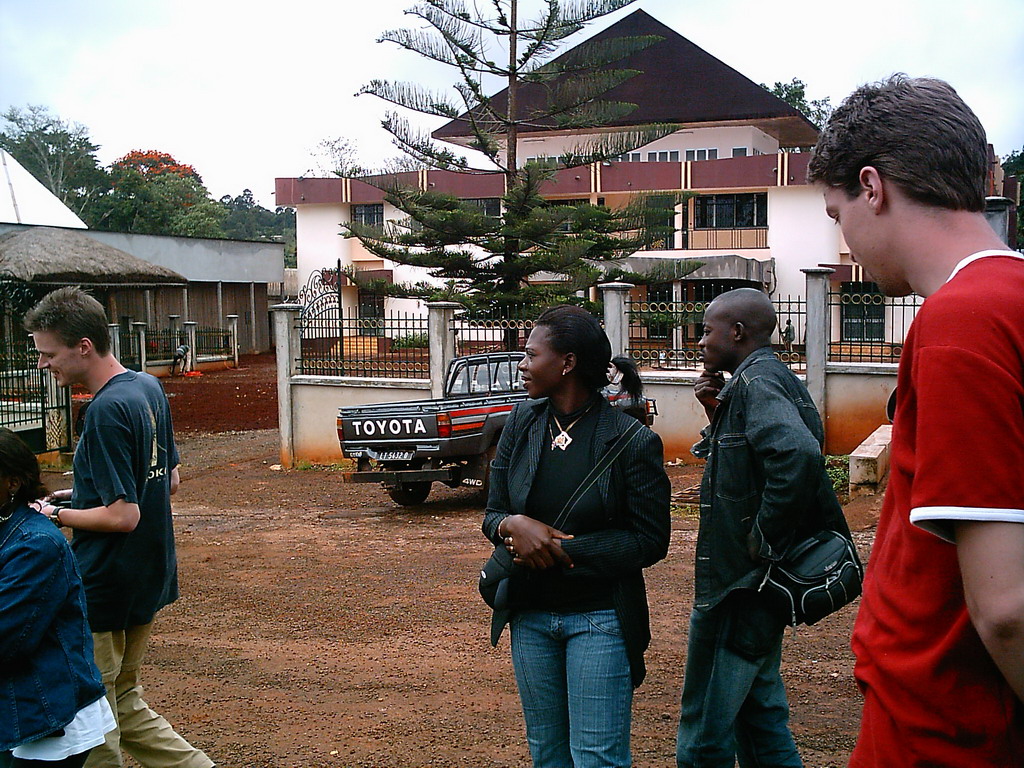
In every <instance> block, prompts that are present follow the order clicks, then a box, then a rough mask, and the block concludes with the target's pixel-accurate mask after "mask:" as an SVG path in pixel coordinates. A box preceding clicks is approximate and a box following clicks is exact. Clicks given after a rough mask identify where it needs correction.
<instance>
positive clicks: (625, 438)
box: [478, 421, 643, 611]
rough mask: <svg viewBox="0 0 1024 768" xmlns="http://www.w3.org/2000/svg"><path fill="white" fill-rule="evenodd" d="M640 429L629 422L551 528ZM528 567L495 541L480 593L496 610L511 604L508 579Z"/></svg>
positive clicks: (561, 521)
mask: <svg viewBox="0 0 1024 768" xmlns="http://www.w3.org/2000/svg"><path fill="white" fill-rule="evenodd" d="M641 429H643V425H642V424H640V422H638V421H637V422H633V423H632V424H630V428H629V431H628V432H624V433H623V434H622V435H620V436H619V439H618V440H616V442H615V444H614V445H613V446H612V447H611V448H609V449H608V451H607V453H605V455H604V456H602V457H601V460H600V461H599V462H597V464H595V465H594V467H593V469H591V470H590V472H589V473H588V474H587V476H586V477H585V478H583V482H581V483H580V485H579V487H578V488H577V489H576V491H575V492H574V493H573V494H572V496H570V497H569V499H568V500H567V501H566V502H565V506H564V507H562V511H561V512H559V513H558V517H557V518H556V519H555V522H554V524H553V525H552V526H551V527H552V528H558V529H561V527H562V526H563V525H565V522H566V521H567V520H568V519H569V515H570V514H571V513H572V511H573V509H574V508H575V507H576V504H577V503H578V502H579V500H580V499H581V498H583V495H584V494H585V493H586V492H587V491H589V490H590V489H591V488H592V487H593V485H594V483H596V482H597V480H598V478H600V477H601V475H603V474H604V473H605V471H607V469H608V468H609V467H610V466H611V465H612V463H613V462H614V461H615V460H616V459H617V458H619V456H620V455H622V452H623V451H624V450H626V447H627V446H628V445H629V444H630V443H631V442H633V439H634V438H635V437H636V436H637V435H638V434H639V433H640V430H641ZM526 570H527V569H526V568H525V567H524V566H521V565H519V564H517V563H516V562H515V560H514V558H513V557H512V555H511V553H509V551H508V550H507V549H506V548H505V544H504V543H501V544H495V545H494V552H492V553H491V557H490V558H489V559H488V560H487V562H486V563H484V567H483V568H481V569H480V582H479V585H478V586H479V589H480V596H481V597H482V598H483V599H484V602H485V603H487V605H489V606H490V607H491V608H493V609H494V610H496V611H502V610H506V609H508V608H510V607H512V606H511V605H510V604H509V582H510V580H511V579H512V578H514V577H515V576H516V575H517V574H519V573H522V572H524V571H526Z"/></svg>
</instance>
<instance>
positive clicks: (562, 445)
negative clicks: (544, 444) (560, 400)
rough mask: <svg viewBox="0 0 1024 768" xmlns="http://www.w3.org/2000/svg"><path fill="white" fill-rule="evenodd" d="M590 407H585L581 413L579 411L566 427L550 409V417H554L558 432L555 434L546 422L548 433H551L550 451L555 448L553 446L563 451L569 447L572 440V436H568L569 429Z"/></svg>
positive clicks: (549, 423)
mask: <svg viewBox="0 0 1024 768" xmlns="http://www.w3.org/2000/svg"><path fill="white" fill-rule="evenodd" d="M591 407H592V406H590V407H587V409H586V410H585V411H583V413H581V414H580V415H579V416H577V417H576V418H575V419H573V420H572V422H571V423H570V424H569V426H567V427H563V426H562V424H561V422H560V421H559V420H558V417H557V416H556V415H555V412H554V411H551V418H552V419H554V421H555V426H557V427H558V434H557V435H556V434H555V431H554V430H553V429H552V428H551V422H550V421H549V422H548V434H549V435H551V450H552V451H553V450H555V448H558V449H559V450H562V451H564V450H565V449H566V448H568V447H569V444H570V443H571V442H572V438H571V437H569V430H570V429H572V428H573V427H575V426H576V422H578V421H579V420H580V419H582V418H583V417H584V416H586V415H587V413H588V412H589V411H590V408H591Z"/></svg>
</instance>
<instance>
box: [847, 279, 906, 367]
mask: <svg viewBox="0 0 1024 768" xmlns="http://www.w3.org/2000/svg"><path fill="white" fill-rule="evenodd" d="M923 302H924V299H923V298H921V297H920V296H916V295H910V296H897V297H888V296H884V295H882V293H881V292H880V291H879V290H878V288H877V286H876V285H875V284H874V283H863V282H848V283H842V284H841V285H840V290H839V291H833V292H831V293H830V294H829V301H828V311H829V314H830V320H831V327H832V332H831V339H829V346H828V359H829V361H830V362H837V363H838V362H843V363H897V362H899V359H900V355H901V354H902V353H903V342H904V340H905V339H906V336H907V331H909V330H910V324H911V322H913V320H914V317H915V316H916V315H917V310H918V308H919V307H920V306H921V304H922V303H923Z"/></svg>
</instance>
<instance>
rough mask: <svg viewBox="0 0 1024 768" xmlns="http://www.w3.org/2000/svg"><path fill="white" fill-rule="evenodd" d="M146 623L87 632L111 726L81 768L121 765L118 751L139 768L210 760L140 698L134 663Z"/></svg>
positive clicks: (204, 765) (198, 767)
mask: <svg viewBox="0 0 1024 768" xmlns="http://www.w3.org/2000/svg"><path fill="white" fill-rule="evenodd" d="M152 628H153V625H152V624H144V625H142V626H138V627H129V628H128V629H126V630H124V631H117V632H100V633H94V634H93V636H92V640H93V645H94V646H95V654H96V666H98V667H99V668H100V673H101V674H102V675H103V684H104V685H105V686H106V688H107V700H108V701H109V702H110V708H111V710H113V712H114V717H115V718H116V720H117V728H115V729H114V730H112V731H111V732H110V733H108V734H107V739H106V742H105V743H104V744H101V745H100V746H98V747H96V748H95V749H94V750H93V751H92V753H91V754H90V755H89V759H88V760H87V761H86V763H85V768H121V766H122V765H123V764H124V763H123V762H122V759H121V750H122V749H123V750H124V751H125V752H127V753H128V754H129V755H131V756H132V757H134V758H135V759H136V760H137V761H138V762H139V763H140V764H141V765H142V766H144V768H211V767H212V766H213V761H212V760H210V758H208V757H207V756H206V755H205V754H203V753H202V752H201V751H200V750H198V749H196V748H195V747H193V746H192V745H191V744H189V743H188V742H187V741H185V740H184V739H183V738H181V736H179V735H178V734H177V733H175V731H174V729H173V728H172V727H171V725H170V723H168V722H167V721H166V720H164V719H163V717H161V716H160V715H158V714H157V713H156V712H154V711H153V710H152V709H150V708H149V705H148V704H146V702H145V701H143V700H142V686H141V685H140V684H139V667H140V666H141V665H142V656H143V654H144V653H145V652H146V645H147V644H148V643H149V633H150V631H151V630H152Z"/></svg>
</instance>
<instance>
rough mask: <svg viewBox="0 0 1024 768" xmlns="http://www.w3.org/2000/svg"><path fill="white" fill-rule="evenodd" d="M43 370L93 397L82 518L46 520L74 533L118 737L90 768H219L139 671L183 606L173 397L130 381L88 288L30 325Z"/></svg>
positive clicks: (45, 309) (80, 485)
mask: <svg viewBox="0 0 1024 768" xmlns="http://www.w3.org/2000/svg"><path fill="white" fill-rule="evenodd" d="M25 327H26V328H27V329H28V330H29V331H30V332H31V333H32V336H33V338H34V340H35V344H36V349H38V351H39V367H40V368H42V369H44V370H49V371H50V373H51V374H52V375H53V377H54V379H55V380H56V382H57V383H58V384H60V385H63V386H69V385H73V384H78V385H81V386H83V387H85V388H86V389H87V390H89V392H91V393H92V395H93V399H92V403H91V404H90V406H89V409H88V411H87V413H86V417H85V428H84V431H83V432H82V435H81V439H80V440H79V443H78V447H77V449H76V450H75V458H74V475H75V483H74V489H73V490H72V491H60V492H58V493H56V494H54V495H53V497H51V498H50V499H49V501H58V500H66V499H68V498H70V499H71V502H72V508H71V509H65V508H59V507H56V506H53V505H52V504H49V503H47V504H44V505H43V506H42V509H41V511H42V512H43V513H44V514H46V515H48V516H49V517H50V519H51V520H53V521H54V522H55V523H57V524H58V525H61V526H67V527H69V528H72V529H73V530H74V536H73V539H72V548H73V549H74V551H75V556H76V558H77V559H78V564H79V567H80V568H81V571H82V579H83V582H84V584H85V590H86V602H87V606H88V614H89V624H90V628H91V629H92V632H93V641H94V646H95V653H96V664H97V666H98V667H99V668H100V671H101V672H102V674H103V682H104V684H105V685H106V687H107V698H108V699H109V701H110V706H111V709H113V710H114V713H115V715H116V717H117V721H118V728H117V729H115V730H114V731H111V732H110V733H108V734H107V741H106V743H105V744H103V745H101V746H100V747H97V748H96V749H94V750H93V752H92V754H90V756H89V759H88V761H87V762H86V768H120V766H121V765H122V764H123V763H122V758H121V749H124V750H125V751H126V752H128V753H129V754H130V755H132V756H133V757H134V758H135V759H136V760H137V761H138V762H139V763H141V764H142V765H144V766H146V767H147V768H156V766H180V768H210V767H211V766H212V765H213V762H212V761H211V760H210V758H208V757H207V756H206V755H205V754H203V752H201V751H200V750H198V749H196V748H195V747H193V746H192V745H191V744H189V743H188V742H187V741H185V740H184V739H183V738H182V737H181V736H179V735H178V734H177V733H175V731H174V729H173V728H172V727H171V726H170V724H169V723H168V722H167V721H166V720H164V718H163V717H161V716H160V715H158V714H157V713H156V712H154V711H153V710H151V709H150V708H149V706H148V705H147V704H146V702H145V701H143V700H142V697H141V692H142V688H141V686H140V684H139V667H140V665H141V663H142V657H143V654H144V652H145V649H146V644H147V642H148V640H149V634H150V630H151V628H152V621H153V617H154V616H155V615H156V612H157V611H159V610H160V609H161V608H163V607H164V606H165V605H168V604H170V603H172V602H174V600H176V599H177V597H178V570H177V564H176V559H175V553H174V529H173V524H172V521H171V494H173V493H174V492H175V491H176V490H177V486H178V450H177V447H176V446H175V444H174V432H173V429H172V427H171V414H170V408H169V407H168V403H167V397H166V395H165V394H164V391H163V388H162V387H161V386H160V382H158V381H157V380H156V379H155V378H154V377H152V376H150V375H149V374H147V373H136V372H134V371H129V370H127V369H126V368H125V367H124V366H122V365H121V363H120V362H118V360H117V358H116V357H114V356H113V355H112V354H111V351H110V335H109V330H108V326H107V319H106V314H105V313H104V311H103V307H102V306H101V305H100V303H99V302H97V301H96V300H95V299H93V298H92V297H91V296H89V295H88V294H86V293H85V292H83V291H82V290H81V289H79V288H75V287H70V288H61V289H59V290H56V291H54V292H53V293H50V294H48V295H47V296H46V297H44V298H43V300H42V301H40V302H39V304H37V305H36V306H35V307H34V308H33V309H32V310H30V311H29V313H28V314H27V315H26V317H25Z"/></svg>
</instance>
